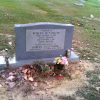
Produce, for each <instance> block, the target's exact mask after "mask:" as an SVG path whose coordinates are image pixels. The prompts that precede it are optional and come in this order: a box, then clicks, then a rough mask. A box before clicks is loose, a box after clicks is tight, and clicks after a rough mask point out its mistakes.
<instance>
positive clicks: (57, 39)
mask: <svg viewBox="0 0 100 100" xmlns="http://www.w3.org/2000/svg"><path fill="white" fill-rule="evenodd" d="M73 30H74V26H73V25H72V24H61V23H50V22H38V23H30V24H16V25H15V31H16V60H17V61H20V60H30V59H33V60H34V59H35V60H36V59H43V58H54V57H57V56H59V55H65V53H66V50H68V49H70V48H71V47H72V37H73Z"/></svg>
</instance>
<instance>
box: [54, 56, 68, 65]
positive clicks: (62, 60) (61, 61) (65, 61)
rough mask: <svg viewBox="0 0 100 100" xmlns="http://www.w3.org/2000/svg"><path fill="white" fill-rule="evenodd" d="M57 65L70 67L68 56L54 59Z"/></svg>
mask: <svg viewBox="0 0 100 100" xmlns="http://www.w3.org/2000/svg"><path fill="white" fill-rule="evenodd" d="M54 63H55V64H61V65H67V66H68V59H67V57H66V56H63V57H56V58H55V59H54Z"/></svg>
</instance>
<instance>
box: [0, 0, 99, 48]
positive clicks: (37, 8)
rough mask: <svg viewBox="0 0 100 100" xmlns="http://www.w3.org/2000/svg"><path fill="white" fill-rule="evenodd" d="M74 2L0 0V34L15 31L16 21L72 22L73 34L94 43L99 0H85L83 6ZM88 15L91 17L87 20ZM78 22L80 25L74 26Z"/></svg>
mask: <svg viewBox="0 0 100 100" xmlns="http://www.w3.org/2000/svg"><path fill="white" fill-rule="evenodd" d="M77 1H79V0H0V33H2V34H15V32H14V24H17V23H32V22H45V21H46V22H61V23H73V24H74V25H75V35H76V36H77V35H79V38H80V39H84V41H87V42H89V43H90V44H91V45H97V46H98V45H99V43H100V41H99V40H100V0H85V1H86V2H85V4H84V6H77V5H75V3H76V2H77ZM91 14H92V15H93V16H94V19H90V15H91ZM79 23H80V24H82V25H81V26H78V24H79ZM78 30H79V31H80V32H79V31H78ZM77 32H79V34H78V33H77ZM75 39H76V38H75ZM0 45H2V43H0ZM1 47H2V46H1ZM98 50H100V49H98Z"/></svg>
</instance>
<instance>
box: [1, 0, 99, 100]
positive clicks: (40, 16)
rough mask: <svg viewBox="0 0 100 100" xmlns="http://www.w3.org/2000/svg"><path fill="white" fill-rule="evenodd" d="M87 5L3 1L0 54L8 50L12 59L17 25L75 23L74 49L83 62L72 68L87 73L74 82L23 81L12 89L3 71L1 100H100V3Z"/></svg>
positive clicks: (89, 0)
mask: <svg viewBox="0 0 100 100" xmlns="http://www.w3.org/2000/svg"><path fill="white" fill-rule="evenodd" d="M85 1H86V2H85V3H84V6H79V5H75V2H76V1H75V0H38V1H37V0H24V2H23V1H21V0H5V1H4V0H0V33H1V34H0V54H2V50H3V49H5V48H7V49H8V50H9V55H10V56H12V54H13V52H14V50H15V46H14V44H15V34H14V29H13V25H14V24H16V23H32V22H41V21H42V22H45V21H47V22H61V23H72V24H74V25H75V30H74V37H73V38H74V39H73V48H74V49H75V52H76V53H77V54H78V55H79V56H80V60H81V62H79V63H77V64H76V63H75V64H69V66H74V67H75V66H76V67H78V66H80V65H81V67H83V68H84V72H83V73H80V74H79V75H78V76H77V75H76V76H75V77H74V76H73V78H72V80H70V79H68V78H66V77H65V78H64V79H60V80H57V79H56V78H55V80H53V79H52V80H51V81H50V80H48V79H47V80H46V81H45V83H42V82H40V83H41V84H39V83H38V82H33V84H32V82H27V81H25V80H24V84H23V81H21V82H22V83H21V82H19V84H17V85H15V83H11V86H13V85H14V87H13V88H12V89H9V88H8V87H7V80H6V79H2V77H1V73H2V71H3V70H0V100H8V99H13V100H33V99H36V100H99V99H100V12H99V10H100V1H99V0H85ZM11 42H12V45H13V46H12V45H11ZM11 70H12V69H11ZM11 72H12V71H11ZM16 72H17V71H16ZM8 73H9V71H8ZM7 75H8V74H7ZM73 75H74V74H73ZM19 76H20V75H19ZM79 76H80V77H79ZM7 77H8V76H7ZM43 82H44V80H43ZM51 83H52V84H51ZM18 85H19V88H18ZM41 85H42V89H41V88H39V86H40V87H41Z"/></svg>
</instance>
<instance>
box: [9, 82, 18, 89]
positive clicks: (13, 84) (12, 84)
mask: <svg viewBox="0 0 100 100" xmlns="http://www.w3.org/2000/svg"><path fill="white" fill-rule="evenodd" d="M8 85H9V87H10V88H13V87H14V86H15V85H16V84H15V82H9V83H8Z"/></svg>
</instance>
